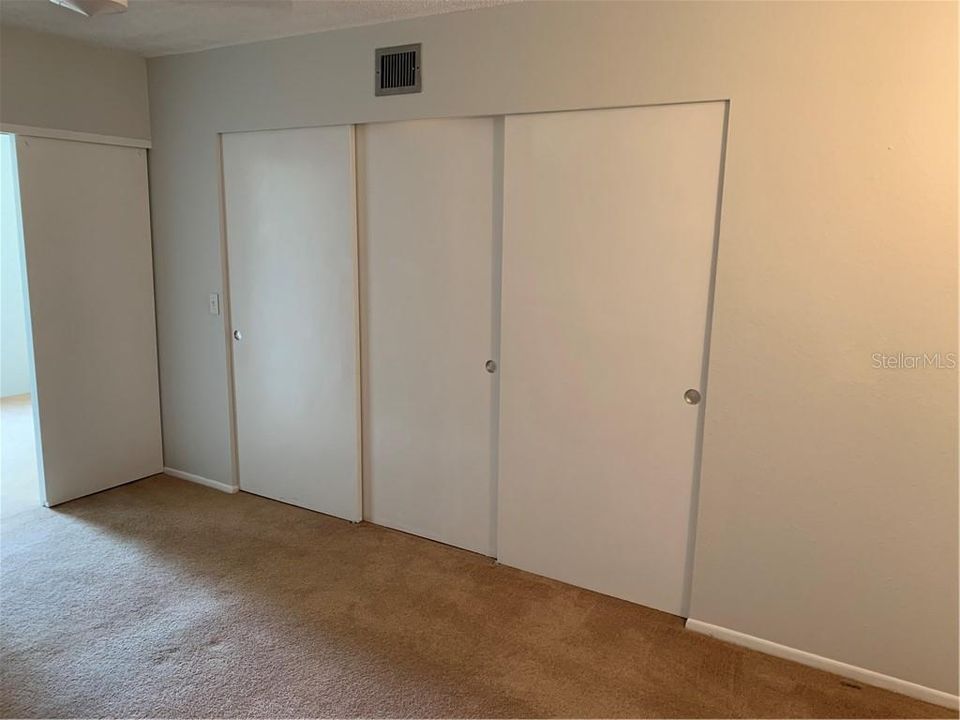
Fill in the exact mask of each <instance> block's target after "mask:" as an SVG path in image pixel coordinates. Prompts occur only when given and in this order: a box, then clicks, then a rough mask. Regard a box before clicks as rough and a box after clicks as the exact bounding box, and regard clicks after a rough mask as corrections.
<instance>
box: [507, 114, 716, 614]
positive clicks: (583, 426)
mask: <svg viewBox="0 0 960 720" xmlns="http://www.w3.org/2000/svg"><path fill="white" fill-rule="evenodd" d="M724 109H725V108H724V104H723V103H704V104H690V105H673V106H663V107H649V108H629V109H618V110H597V111H584V112H564V113H551V114H540V115H525V116H518V117H508V118H507V119H506V127H505V141H504V143H505V150H504V153H505V155H504V230H503V232H504V235H503V326H502V360H503V363H502V370H501V372H502V375H501V379H500V382H501V387H502V400H501V421H500V430H501V445H500V490H499V531H500V535H499V557H500V560H501V562H503V563H505V564H507V565H513V566H516V567H520V568H523V569H526V570H530V571H533V572H536V573H539V574H542V575H547V576H549V577H553V578H557V579H560V580H564V581H566V582H570V583H573V584H575V585H580V586H583V587H587V588H590V589H593V590H597V591H599V592H602V593H606V594H609V595H614V596H617V597H621V598H625V599H627V600H631V601H634V602H637V603H641V604H643V605H648V606H650V607H654V608H658V609H660V610H665V611H667V612H671V613H675V614H682V612H683V610H684V601H685V594H686V582H685V581H686V577H687V564H688V549H689V542H690V524H691V517H690V514H691V499H692V493H693V488H694V482H695V479H694V474H695V456H696V452H697V448H696V444H697V432H698V423H699V414H700V412H701V410H702V407H703V406H702V405H699V406H696V405H689V404H687V403H686V402H685V401H684V393H685V391H686V390H687V389H688V388H693V389H699V388H700V386H701V376H702V373H703V359H704V338H705V333H706V330H707V320H708V301H709V289H710V284H711V272H712V259H713V247H714V236H715V229H716V218H717V199H718V183H719V177H720V163H721V160H720V158H721V148H722V143H723V125H724Z"/></svg>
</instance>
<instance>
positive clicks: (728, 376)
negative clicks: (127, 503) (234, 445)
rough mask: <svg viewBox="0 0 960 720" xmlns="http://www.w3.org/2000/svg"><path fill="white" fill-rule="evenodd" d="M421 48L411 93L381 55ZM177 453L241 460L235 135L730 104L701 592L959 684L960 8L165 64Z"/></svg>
mask: <svg viewBox="0 0 960 720" xmlns="http://www.w3.org/2000/svg"><path fill="white" fill-rule="evenodd" d="M406 42H422V43H423V63H424V71H423V86H424V91H423V93H422V94H420V95H406V96H396V97H384V98H375V97H374V96H373V91H372V84H373V50H374V48H375V47H378V46H381V45H396V44H402V43H406ZM148 70H149V82H150V98H151V106H152V117H151V122H152V128H153V142H154V149H153V151H152V153H151V181H152V192H153V196H152V199H153V219H154V243H155V261H156V282H157V303H158V314H159V317H158V320H159V337H160V363H161V387H162V392H163V417H164V429H165V434H164V439H165V452H166V464H167V465H168V466H173V467H176V468H179V469H181V470H185V471H187V472H191V473H195V474H198V475H202V476H205V477H208V478H212V479H215V480H218V481H220V482H230V480H231V448H230V434H229V423H228V385H227V374H226V367H227V365H226V347H225V335H224V328H223V325H222V319H221V318H217V317H214V316H211V315H209V314H208V313H207V311H206V302H207V294H208V293H210V292H215V291H218V290H221V289H222V282H223V267H222V264H221V250H220V247H221V236H220V232H221V228H220V209H219V196H218V192H219V191H218V158H217V142H216V134H217V133H218V132H222V131H230V130H253V129H264V128H280V127H297V126H305V125H318V124H329V123H351V122H365V121H372V120H390V119H406V118H414V117H430V116H448V115H474V114H497V113H515V112H524V111H535V110H554V109H570V108H577V107H597V106H608V105H624V104H645V103H661V102H677V101H688V100H705V99H725V98H729V99H730V101H731V114H730V133H729V142H728V148H727V150H728V154H727V169H726V184H725V192H724V207H723V220H722V228H721V236H720V257H719V268H718V277H717V288H716V307H715V322H714V327H713V341H712V355H711V364H710V378H709V388H708V392H707V395H706V401H705V402H706V427H705V440H704V448H703V468H702V492H701V503H700V518H699V535H698V539H697V554H696V568H695V575H694V582H693V599H692V610H691V614H692V616H693V617H696V618H698V619H700V620H702V621H705V622H709V623H714V624H717V625H722V626H726V627H729V628H732V629H735V630H739V631H741V632H744V633H748V634H751V635H757V636H760V637H763V638H766V639H768V640H772V641H775V642H778V643H783V644H786V645H791V646H794V647H798V648H801V649H803V650H807V651H809V652H813V653H816V654H819V655H825V656H828V657H832V658H835V659H838V660H842V661H844V662H847V663H851V664H854V665H859V666H863V667H866V668H869V669H872V670H875V671H879V672H882V673H886V674H890V675H894V676H897V677H900V678H905V679H907V680H911V681H914V682H917V683H921V684H923V685H928V686H931V687H934V688H937V689H940V690H944V691H947V692H952V693H955V692H956V691H957V630H958V628H957V605H958V591H957V566H958V553H957V533H958V528H957V506H958V497H957V437H958V426H957V406H956V399H957V374H956V372H953V371H948V370H933V369H926V370H913V371H910V370H885V371H884V370H877V369H874V368H873V367H872V358H871V355H872V353H875V352H887V353H896V352H905V353H918V352H919V353H922V352H925V351H926V352H933V351H938V350H939V351H941V352H949V351H955V350H956V348H957V314H956V307H957V230H958V228H957V214H956V211H957V6H956V4H947V3H929V4H928V3H919V2H918V3H914V2H905V3H882V4H881V3H839V2H838V3H743V4H741V3H709V2H708V3H696V2H693V3H663V4H661V3H640V2H622V3H618V2H613V3H608V2H580V3H577V2H568V3H559V2H542V3H529V4H520V5H508V6H502V7H498V8H494V9H488V10H482V11H477V12H464V13H453V14H449V15H443V16H436V17H430V18H421V19H417V20H411V21H408V22H402V23H394V24H388V25H379V26H368V27H363V28H355V29H350V30H342V31H336V32H330V33H325V34H321V35H313V36H304V37H296V38H289V39H284V40H278V41H272V42H266V43H259V44H254V45H247V46H239V47H233V48H224V49H219V50H213V51H209V52H205V53H197V54H192V55H183V56H174V57H164V58H157V59H154V60H151V61H149V65H148Z"/></svg>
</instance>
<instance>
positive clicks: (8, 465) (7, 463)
mask: <svg viewBox="0 0 960 720" xmlns="http://www.w3.org/2000/svg"><path fill="white" fill-rule="evenodd" d="M25 269H26V265H25V263H24V258H23V232H22V227H21V221H20V192H19V181H18V178H17V158H16V143H15V141H14V136H13V135H9V134H6V133H3V134H0V516H2V517H4V518H8V517H11V516H13V515H16V514H18V513H21V512H23V511H24V510H29V509H31V508H35V507H39V506H40V505H41V503H42V496H41V491H40V476H39V463H38V455H37V450H38V443H37V430H36V429H37V422H36V412H35V403H34V390H33V388H34V380H33V359H32V355H33V353H32V352H31V343H30V321H29V318H30V314H29V313H30V310H29V301H28V299H27V287H26V279H25V277H26V275H25Z"/></svg>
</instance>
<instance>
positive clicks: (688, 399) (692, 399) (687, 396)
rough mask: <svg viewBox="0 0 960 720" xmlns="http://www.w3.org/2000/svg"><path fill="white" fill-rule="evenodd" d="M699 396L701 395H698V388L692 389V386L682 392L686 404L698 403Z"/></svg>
mask: <svg viewBox="0 0 960 720" xmlns="http://www.w3.org/2000/svg"><path fill="white" fill-rule="evenodd" d="M701 397H702V396H701V395H700V391H699V390H694V389H693V388H690V389H689V390H687V391H686V392H685V393H684V394H683V401H684V402H685V403H686V404H687V405H697V404H699V402H700V400H701Z"/></svg>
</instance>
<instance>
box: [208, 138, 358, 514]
mask: <svg viewBox="0 0 960 720" xmlns="http://www.w3.org/2000/svg"><path fill="white" fill-rule="evenodd" d="M223 175H224V196H225V205H226V224H227V247H228V267H229V274H230V312H231V318H230V319H231V323H232V327H233V329H234V340H233V367H234V391H235V393H236V403H235V408H236V418H237V449H238V465H239V467H238V470H239V476H240V487H241V489H242V490H246V491H247V492H251V493H256V494H257V495H263V496H265V497H269V498H273V499H275V500H282V501H283V502H288V503H291V504H293V505H299V506H301V507H305V508H309V509H311V510H317V511H319V512H323V513H328V514H330V515H336V516H337V517H341V518H346V519H348V520H359V519H360V429H359V421H360V417H359V375H358V371H359V362H358V355H359V349H358V308H357V299H358V288H357V236H356V204H355V203H356V183H355V178H354V144H353V128H352V127H348V126H347V127H327V128H309V129H304V130H281V131H271V132H251V133H233V134H227V135H224V136H223Z"/></svg>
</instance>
